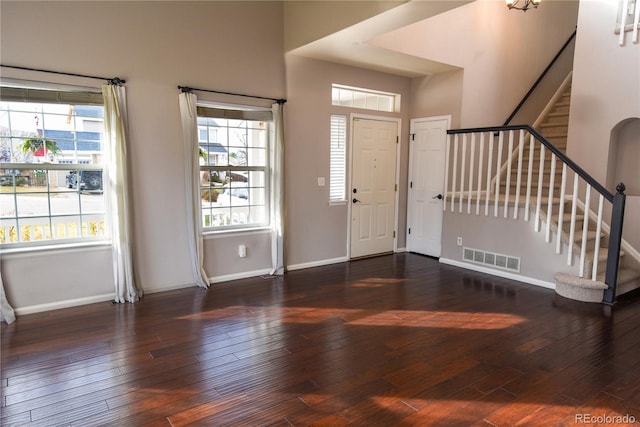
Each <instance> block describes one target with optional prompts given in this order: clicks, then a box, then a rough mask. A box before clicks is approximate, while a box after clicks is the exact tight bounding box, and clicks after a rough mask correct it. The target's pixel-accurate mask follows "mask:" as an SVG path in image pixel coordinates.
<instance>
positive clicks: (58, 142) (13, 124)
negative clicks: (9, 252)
mask: <svg viewBox="0 0 640 427" xmlns="http://www.w3.org/2000/svg"><path fill="white" fill-rule="evenodd" d="M103 122H104V110H103V106H102V95H101V93H99V92H98V93H94V92H86V91H60V90H45V89H37V88H25V87H15V86H10V85H7V86H4V85H3V86H0V244H1V245H2V246H3V247H4V248H10V247H25V246H41V245H50V244H59V243H72V242H86V241H104V240H105V239H106V238H107V236H106V230H105V203H104V195H103V182H102V181H103V178H104V177H103V169H102V160H103V159H102V157H103V151H102V150H103V146H104V144H103V135H104V131H103V129H104V125H103Z"/></svg>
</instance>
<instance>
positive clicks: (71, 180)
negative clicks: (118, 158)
mask: <svg viewBox="0 0 640 427" xmlns="http://www.w3.org/2000/svg"><path fill="white" fill-rule="evenodd" d="M67 188H77V189H79V190H99V191H102V171H71V172H69V173H68V174H67Z"/></svg>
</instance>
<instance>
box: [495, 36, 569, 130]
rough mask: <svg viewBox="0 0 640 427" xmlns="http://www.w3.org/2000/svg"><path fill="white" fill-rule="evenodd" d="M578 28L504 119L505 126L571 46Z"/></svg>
mask: <svg viewBox="0 0 640 427" xmlns="http://www.w3.org/2000/svg"><path fill="white" fill-rule="evenodd" d="M577 31H578V30H574V31H573V33H572V34H571V36H570V37H569V38H568V39H567V41H566V42H565V43H564V44H563V45H562V47H561V48H560V50H559V51H558V53H556V56H554V57H553V59H552V60H551V62H549V65H547V67H546V68H545V69H544V71H542V74H540V76H539V77H538V79H537V80H536V81H535V82H534V83H533V86H531V88H530V89H529V91H528V92H527V93H526V94H525V95H524V96H523V97H522V99H521V100H520V103H519V104H518V105H516V108H514V110H513V112H511V114H510V115H509V117H508V118H507V120H505V121H504V124H503V126H507V125H508V124H509V123H510V122H511V120H513V118H514V117H515V116H516V114H518V111H520V108H522V106H523V105H524V103H525V102H527V100H528V99H529V97H530V96H531V94H532V93H533V91H534V90H536V88H537V87H538V85H539V84H540V82H542V80H543V79H544V77H545V76H546V75H547V73H548V72H549V70H550V69H551V67H553V64H555V63H556V61H557V60H558V58H560V55H562V52H564V50H565V49H566V48H567V46H569V44H570V43H571V41H572V40H573V39H574V37H575V36H576V32H577Z"/></svg>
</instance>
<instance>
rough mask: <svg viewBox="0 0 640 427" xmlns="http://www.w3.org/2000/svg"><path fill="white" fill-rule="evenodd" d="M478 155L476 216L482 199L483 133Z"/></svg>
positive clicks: (478, 213)
mask: <svg viewBox="0 0 640 427" xmlns="http://www.w3.org/2000/svg"><path fill="white" fill-rule="evenodd" d="M479 151H480V153H479V154H478V190H477V198H476V199H477V201H476V215H480V200H481V198H482V163H483V162H482V159H484V132H482V133H481V134H480V150H479Z"/></svg>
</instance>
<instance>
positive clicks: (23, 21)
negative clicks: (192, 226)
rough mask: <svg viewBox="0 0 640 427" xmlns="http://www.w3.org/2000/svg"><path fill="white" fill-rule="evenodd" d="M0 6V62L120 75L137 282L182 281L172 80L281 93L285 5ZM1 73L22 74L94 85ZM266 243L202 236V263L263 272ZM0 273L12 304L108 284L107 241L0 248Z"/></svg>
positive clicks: (264, 238)
mask: <svg viewBox="0 0 640 427" xmlns="http://www.w3.org/2000/svg"><path fill="white" fill-rule="evenodd" d="M0 15H1V16H0V19H1V22H0V24H1V25H0V27H1V29H0V36H1V37H0V38H1V41H0V43H1V44H0V48H1V49H0V55H1V57H0V60H1V62H2V64H11V65H20V66H26V67H35V68H45V69H52V70H60V71H67V72H72V73H80V74H88V75H98V76H106V77H111V76H119V77H121V78H124V79H126V80H127V83H126V88H127V98H128V107H129V121H130V150H129V155H130V156H131V162H132V164H133V165H134V166H133V171H132V174H131V183H132V193H133V199H134V206H133V209H134V222H135V223H134V229H135V242H134V250H135V259H136V265H137V270H138V275H139V277H140V282H141V285H142V287H143V288H144V289H145V291H146V292H153V291H159V290H163V289H169V288H175V287H180V286H191V285H192V284H193V279H192V276H191V270H190V268H189V261H188V247H187V238H186V231H185V227H186V218H185V215H186V210H185V196H184V194H185V184H184V167H183V156H182V147H181V135H182V133H181V125H180V114H179V111H178V89H177V85H188V86H193V87H198V88H205V89H218V90H224V91H231V92H240V93H248V94H252V95H261V96H267V97H275V98H280V97H284V95H285V72H284V50H283V18H282V3H281V2H262V1H257V2H177V1H176V2H171V1H167V2H164V1H160V2H145V1H142V2H111V1H108V2H75V1H69V2H58V1H43V2H19V1H3V2H2V3H0ZM240 23H241V24H240ZM1 71H2V74H3V75H4V76H11V77H18V78H25V79H30V80H40V81H56V82H60V81H63V82H67V83H74V84H81V85H84V86H87V85H89V86H95V85H100V84H101V82H99V81H98V82H96V81H94V80H85V79H77V78H61V77H56V76H53V75H50V74H40V73H28V72H17V71H12V70H9V69H6V68H2V70H1ZM199 96H200V95H199ZM202 97H203V98H207V99H216V96H213V95H206V96H205V95H202ZM227 101H230V99H227ZM233 101H234V102H236V103H243V102H252V101H251V100H245V99H242V98H240V99H239V98H235V99H233ZM239 243H246V244H248V254H250V256H249V257H247V258H246V259H242V260H241V259H240V258H238V257H237V255H236V256H233V255H230V254H237V245H238V244H239ZM268 243H269V236H268V235H267V234H264V233H263V234H260V235H257V236H256V235H251V236H249V237H248V236H246V235H240V236H237V237H232V236H226V237H224V238H211V239H207V241H206V244H205V266H206V267H207V268H208V270H207V273H208V274H209V276H211V277H219V276H227V275H232V274H237V273H239V272H253V271H262V270H264V269H266V268H268V267H269V266H270V262H269V256H268V252H266V251H267V248H268V246H269V244H268ZM265 252H266V253H265ZM2 275H3V278H4V279H5V280H4V284H5V287H6V288H7V289H6V290H7V295H8V297H9V300H10V301H11V302H12V303H13V304H14V305H15V306H16V307H17V308H18V309H21V308H25V307H29V306H33V305H37V304H51V303H56V302H60V301H66V300H76V301H77V299H84V300H86V301H88V300H91V298H93V297H100V296H102V297H104V296H103V295H104V294H105V293H109V292H113V287H112V284H111V283H112V279H111V276H110V275H111V255H110V251H109V250H108V248H107V250H104V248H103V249H100V250H85V251H76V252H74V253H73V256H62V255H60V254H59V252H57V251H41V252H33V253H29V254H28V255H25V254H18V255H13V254H3V256H2Z"/></svg>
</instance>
